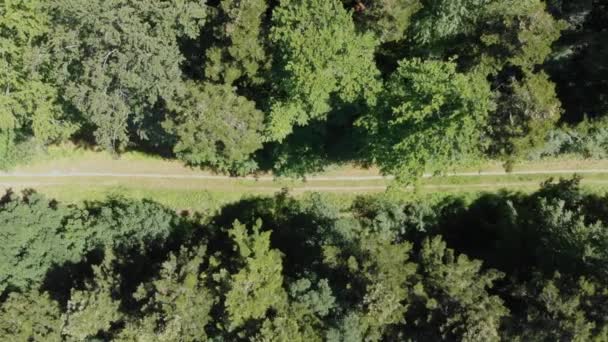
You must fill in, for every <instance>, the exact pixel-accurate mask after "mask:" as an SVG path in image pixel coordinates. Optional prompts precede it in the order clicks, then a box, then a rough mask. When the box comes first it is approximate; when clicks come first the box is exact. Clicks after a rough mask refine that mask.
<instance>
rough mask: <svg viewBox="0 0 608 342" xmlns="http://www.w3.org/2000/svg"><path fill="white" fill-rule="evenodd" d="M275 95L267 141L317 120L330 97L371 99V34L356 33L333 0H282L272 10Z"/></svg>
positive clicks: (375, 84)
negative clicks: (296, 126)
mask: <svg viewBox="0 0 608 342" xmlns="http://www.w3.org/2000/svg"><path fill="white" fill-rule="evenodd" d="M271 40H272V43H273V44H274V49H275V53H276V59H277V61H276V62H277V64H276V66H275V79H276V82H277V85H276V96H275V98H274V100H273V103H272V108H271V111H270V117H269V126H268V134H269V139H270V140H278V141H280V140H283V139H284V138H285V137H286V136H287V135H289V134H290V133H291V131H292V128H293V126H294V125H299V126H304V125H306V124H307V123H308V122H309V121H310V120H322V119H323V118H324V117H325V116H326V114H327V113H328V112H329V111H330V110H331V109H332V103H331V102H332V99H333V98H335V99H338V100H340V101H342V102H346V103H349V102H354V101H358V100H365V101H367V102H369V103H372V102H373V101H374V98H375V93H376V92H377V90H378V89H379V87H380V84H379V82H378V80H377V76H378V71H377V69H376V66H375V64H374V51H375V48H376V46H377V44H378V42H377V40H376V39H375V38H374V36H373V34H371V33H365V34H361V33H358V32H357V30H356V29H355V25H354V23H353V20H352V16H351V14H350V13H349V12H347V11H346V10H345V9H344V7H343V5H342V3H341V2H340V1H339V0H282V1H281V2H280V5H279V6H278V7H277V8H275V10H274V12H273V28H272V31H271Z"/></svg>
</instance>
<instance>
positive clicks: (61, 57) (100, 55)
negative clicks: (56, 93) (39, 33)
mask: <svg viewBox="0 0 608 342" xmlns="http://www.w3.org/2000/svg"><path fill="white" fill-rule="evenodd" d="M49 6H50V13H51V22H52V25H53V31H52V39H51V44H52V47H53V49H52V53H53V56H54V58H55V59H56V60H57V64H58V65H57V67H56V73H57V78H58V82H59V84H61V85H62V88H63V89H62V90H63V96H64V98H65V99H66V100H68V101H69V102H70V104H71V105H72V106H73V107H75V108H76V109H77V110H78V111H79V113H80V115H81V116H82V119H83V120H84V121H85V122H86V123H87V124H92V125H93V126H94V127H95V138H96V140H97V142H98V143H99V145H100V146H102V147H103V148H105V149H108V150H110V151H119V150H120V149H121V148H123V147H124V146H125V144H126V143H127V142H128V141H129V136H128V135H129V132H128V127H129V125H133V126H134V127H136V129H137V133H138V134H139V135H140V136H141V137H144V138H145V136H146V132H145V127H143V126H142V122H143V121H144V119H145V117H146V116H147V115H148V116H149V115H150V114H149V112H150V111H151V110H153V108H154V106H155V105H156V104H157V103H158V102H159V100H161V99H162V100H165V101H167V100H171V99H172V98H173V97H174V96H176V95H177V94H179V93H181V91H182V89H181V88H182V87H183V85H182V82H181V81H182V72H181V70H180V63H181V62H182V61H183V56H182V55H181V54H180V51H179V47H178V42H177V38H178V37H181V36H187V37H191V38H194V37H196V36H197V34H198V31H199V27H200V26H201V24H202V23H203V22H204V20H205V14H206V13H205V7H204V6H203V5H202V4H201V2H199V1H195V0H188V1H181V0H180V1H178V0H167V1H155V2H150V1H144V0H138V1H125V0H116V1H101V0H95V1H89V0H62V1H54V2H52V3H50V4H49Z"/></svg>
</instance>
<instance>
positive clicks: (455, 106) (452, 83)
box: [360, 59, 492, 180]
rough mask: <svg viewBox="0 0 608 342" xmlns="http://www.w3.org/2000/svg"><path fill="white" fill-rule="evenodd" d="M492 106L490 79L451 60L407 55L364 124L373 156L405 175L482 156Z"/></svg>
mask: <svg viewBox="0 0 608 342" xmlns="http://www.w3.org/2000/svg"><path fill="white" fill-rule="evenodd" d="M491 108H492V100H491V93H490V89H489V85H488V84H487V82H485V81H484V80H483V79H480V78H479V77H477V76H475V75H467V74H462V73H459V72H457V71H456V64H454V63H453V62H440V61H421V60H419V59H412V60H404V61H401V62H400V64H399V68H398V69H397V71H395V73H394V74H393V75H392V76H391V77H390V79H389V80H388V82H387V84H386V86H385V90H384V91H383V93H382V94H381V95H380V96H379V101H378V106H376V107H375V108H374V110H373V113H372V114H370V115H367V116H365V117H363V118H362V120H361V121H360V125H362V126H363V127H364V128H365V129H366V130H367V131H368V133H369V136H370V137H369V140H370V145H371V155H372V158H373V161H374V162H375V163H377V164H378V165H379V166H380V168H381V170H382V171H383V172H384V173H386V174H394V175H396V176H397V177H398V178H400V179H402V180H405V179H411V178H412V177H417V176H419V175H421V174H422V173H423V172H425V171H430V172H441V171H445V170H446V169H447V168H449V167H451V166H453V165H456V164H458V163H464V162H466V161H469V162H470V161H472V160H473V159H475V158H477V157H478V156H480V155H481V152H482V151H483V148H484V142H483V128H484V126H485V125H486V121H487V115H488V112H489V111H490V110H491Z"/></svg>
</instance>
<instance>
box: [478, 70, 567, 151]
mask: <svg viewBox="0 0 608 342" xmlns="http://www.w3.org/2000/svg"><path fill="white" fill-rule="evenodd" d="M507 88H508V89H507V90H505V91H503V92H501V93H500V95H499V99H498V106H497V107H498V108H497V110H496V112H495V113H493V115H491V116H490V119H489V121H490V124H489V126H488V129H489V130H490V131H491V132H490V135H491V136H492V140H493V144H492V146H491V147H490V149H491V151H492V152H493V153H494V154H498V155H506V156H511V157H515V158H516V157H522V156H524V155H525V154H526V153H527V152H529V151H531V150H534V149H535V148H538V147H539V146H542V145H543V144H544V143H545V137H546V135H547V133H548V132H549V131H550V130H551V129H552V128H553V127H554V126H555V124H556V123H557V121H558V120H559V117H560V111H561V109H560V108H561V106H560V103H559V100H558V99H557V96H556V94H555V86H554V85H553V84H552V83H551V81H550V80H549V78H548V76H547V75H546V74H544V73H537V74H531V75H530V76H529V77H528V78H526V79H524V80H523V81H522V82H520V81H517V80H516V79H511V81H510V82H509V84H508V86H507Z"/></svg>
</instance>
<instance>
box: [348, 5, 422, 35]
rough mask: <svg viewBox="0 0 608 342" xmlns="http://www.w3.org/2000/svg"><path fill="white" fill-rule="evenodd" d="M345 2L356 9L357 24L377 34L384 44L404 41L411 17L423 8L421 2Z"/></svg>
mask: <svg viewBox="0 0 608 342" xmlns="http://www.w3.org/2000/svg"><path fill="white" fill-rule="evenodd" d="M343 1H344V2H346V3H347V4H349V5H350V6H353V7H354V9H355V13H354V15H355V20H356V21H357V23H359V24H360V25H361V26H362V28H363V29H364V30H370V31H372V32H375V33H376V35H377V36H378V39H379V40H380V41H382V42H393V41H399V40H402V39H404V38H405V37H406V31H407V29H408V28H409V26H410V23H411V17H412V16H413V15H414V14H416V12H418V10H420V9H421V8H422V4H421V3H420V1H419V0H397V1H395V0H380V1H370V0H363V1H360V0H357V1H352V0H343ZM353 2H354V4H353Z"/></svg>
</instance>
